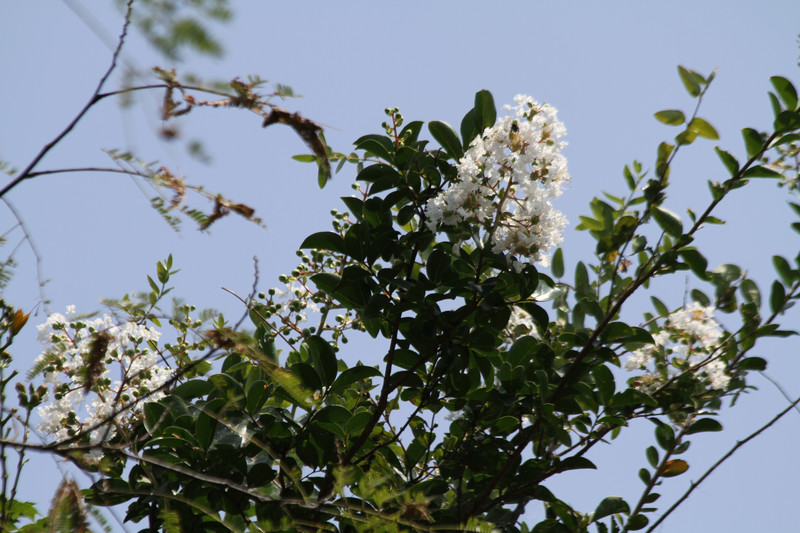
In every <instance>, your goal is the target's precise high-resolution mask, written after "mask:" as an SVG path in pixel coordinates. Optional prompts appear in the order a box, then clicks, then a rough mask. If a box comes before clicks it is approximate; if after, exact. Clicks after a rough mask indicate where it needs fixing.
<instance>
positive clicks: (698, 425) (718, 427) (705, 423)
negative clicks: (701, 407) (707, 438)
mask: <svg viewBox="0 0 800 533" xmlns="http://www.w3.org/2000/svg"><path fill="white" fill-rule="evenodd" d="M705 431H722V424H720V423H719V422H718V421H717V420H715V419H713V418H701V419H700V420H698V421H696V422H694V423H692V425H691V426H689V429H687V430H686V434H687V435H692V434H694V433H703V432H705Z"/></svg>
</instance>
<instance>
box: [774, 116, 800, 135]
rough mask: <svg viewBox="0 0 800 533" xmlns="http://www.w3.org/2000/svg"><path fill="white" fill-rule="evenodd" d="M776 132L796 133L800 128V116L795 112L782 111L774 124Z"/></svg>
mask: <svg viewBox="0 0 800 533" xmlns="http://www.w3.org/2000/svg"><path fill="white" fill-rule="evenodd" d="M773 126H774V127H775V131H776V132H779V133H780V132H788V131H794V130H796V129H797V128H800V114H798V113H796V112H795V111H781V112H780V113H778V116H777V117H775V122H774V123H773Z"/></svg>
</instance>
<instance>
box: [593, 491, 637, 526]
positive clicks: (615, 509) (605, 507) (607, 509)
mask: <svg viewBox="0 0 800 533" xmlns="http://www.w3.org/2000/svg"><path fill="white" fill-rule="evenodd" d="M630 512H631V508H630V507H629V506H628V504H627V503H626V502H625V500H623V499H622V498H620V497H619V496H609V497H607V498H604V499H603V501H601V502H600V503H599V504H598V506H597V508H596V509H595V510H594V513H593V514H592V521H593V522H594V521H596V520H599V519H601V518H605V517H606V516H609V515H612V514H621V513H622V514H628V513H630Z"/></svg>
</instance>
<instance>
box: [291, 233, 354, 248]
mask: <svg viewBox="0 0 800 533" xmlns="http://www.w3.org/2000/svg"><path fill="white" fill-rule="evenodd" d="M300 248H301V249H315V250H329V251H331V252H339V253H343V252H344V239H342V236H341V235H339V234H337V233H333V232H332V231H320V232H318V233H313V234H311V235H309V236H308V237H306V239H305V240H304V241H303V244H301V245H300Z"/></svg>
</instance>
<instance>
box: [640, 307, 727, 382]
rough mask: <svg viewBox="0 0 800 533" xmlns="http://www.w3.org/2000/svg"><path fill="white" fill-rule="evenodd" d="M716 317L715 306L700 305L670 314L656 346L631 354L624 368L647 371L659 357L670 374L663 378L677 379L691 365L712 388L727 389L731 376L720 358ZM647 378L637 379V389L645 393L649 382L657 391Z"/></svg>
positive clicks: (719, 333) (656, 337) (720, 332)
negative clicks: (675, 377)
mask: <svg viewBox="0 0 800 533" xmlns="http://www.w3.org/2000/svg"><path fill="white" fill-rule="evenodd" d="M713 317H714V308H713V307H704V306H701V305H700V304H698V303H697V302H692V303H691V304H689V305H687V306H686V307H684V308H683V309H678V310H677V311H675V312H673V313H670V315H669V316H668V317H667V320H666V323H665V324H664V328H663V329H661V330H660V331H659V332H658V333H656V334H655V335H654V336H653V341H654V342H655V344H652V345H649V346H645V347H643V348H640V349H638V350H635V351H634V352H633V353H632V354H629V355H628V358H627V360H626V361H625V369H626V370H648V369H649V368H652V365H653V364H654V362H655V361H656V359H657V358H660V359H659V360H660V361H662V362H664V363H666V365H665V366H666V368H667V375H666V376H662V378H670V377H674V376H677V375H678V374H679V373H681V372H683V371H684V370H685V368H686V367H687V366H688V367H689V368H690V369H692V371H693V372H695V374H696V375H697V376H699V377H701V378H704V379H705V380H706V381H707V382H708V384H709V386H710V387H711V388H712V389H716V390H722V389H725V388H726V387H727V386H728V383H729V382H730V376H728V374H727V370H726V366H725V363H724V362H723V361H721V360H720V359H719V353H718V352H719V340H720V338H721V337H722V329H721V328H720V325H719V323H718V322H717V321H716V320H714V318H713ZM648 375H649V374H648ZM646 376H647V375H645V376H640V377H639V378H637V386H638V387H639V388H640V389H642V390H644V389H645V388H646V387H645V384H648V383H649V385H647V386H648V387H650V389H649V390H654V389H655V387H652V384H653V380H652V379H651V378H646Z"/></svg>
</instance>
